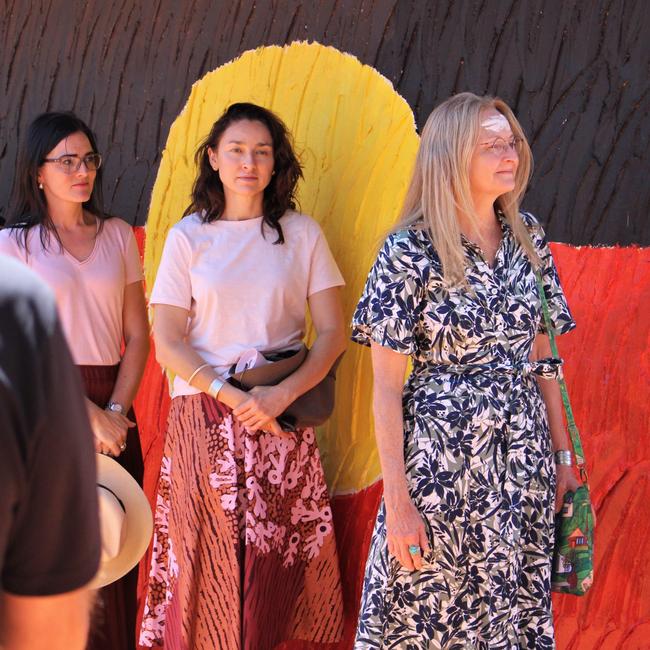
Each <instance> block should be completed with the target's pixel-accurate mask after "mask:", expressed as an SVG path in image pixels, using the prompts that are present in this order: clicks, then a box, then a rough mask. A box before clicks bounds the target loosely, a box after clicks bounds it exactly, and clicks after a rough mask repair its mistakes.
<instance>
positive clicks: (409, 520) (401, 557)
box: [384, 492, 430, 571]
mask: <svg viewBox="0 0 650 650" xmlns="http://www.w3.org/2000/svg"><path fill="white" fill-rule="evenodd" d="M384 503H385V506H386V540H387V542H388V552H389V553H390V554H391V555H392V556H393V557H395V559H396V560H397V561H398V562H399V563H400V564H401V565H402V566H403V567H404V568H405V569H408V570H409V571H419V570H420V569H421V568H422V555H423V554H424V553H428V552H429V551H430V547H429V540H428V539H427V533H426V529H425V527H424V521H423V519H422V515H421V514H420V512H419V511H418V509H417V508H416V507H415V505H414V504H413V501H412V500H411V498H410V496H409V495H408V492H405V493H404V494H401V495H399V496H398V497H394V498H387V497H386V495H385V496H384ZM409 546H418V547H419V549H420V552H419V553H417V554H415V555H414V554H412V553H410V552H409Z"/></svg>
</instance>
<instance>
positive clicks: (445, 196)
mask: <svg viewBox="0 0 650 650" xmlns="http://www.w3.org/2000/svg"><path fill="white" fill-rule="evenodd" d="M530 169H531V153H530V149H529V147H528V144H527V143H526V140H525V138H524V134H523V131H522V129H521V126H520V125H519V123H518V122H517V120H516V118H515V116H514V115H513V113H512V111H511V110H510V109H509V108H508V106H507V105H506V104H505V103H504V102H503V101H501V100H498V99H493V98H490V97H477V96H476V95H472V94H471V93H463V94H461V95H457V96H455V97H452V98H450V99H449V100H447V101H446V102H444V103H443V104H441V105H440V106H439V107H438V108H436V109H435V110H434V111H433V113H432V114H431V116H430V117H429V119H428V121H427V123H426V125H425V127H424V130H423V133H422V142H421V144H420V149H419V153H418V158H417V162H416V167H415V172H414V175H413V179H412V181H411V185H410V189H409V192H408V195H407V198H406V202H405V206H404V209H403V216H402V219H401V222H400V224H399V226H398V227H397V228H396V229H395V231H394V232H393V233H392V234H390V235H389V236H388V238H387V239H386V242H385V244H384V245H383V247H382V249H381V251H380V252H379V255H378V256H377V260H376V262H375V264H374V266H373V268H372V270H371V271H370V275H369V277H368V281H367V284H366V287H365V291H364V293H363V296H362V297H361V300H360V302H359V305H358V307H357V310H356V313H355V315H354V333H353V338H354V340H355V341H357V342H359V343H362V344H364V345H369V346H370V347H371V351H372V360H373V369H374V413H375V427H376V436H377V444H378V448H379V456H380V460H381V465H382V470H383V479H384V499H383V503H382V505H381V507H380V510H379V514H378V516H377V522H376V525H375V530H374V533H373V538H372V543H371V547H370V553H369V556H368V563H367V566H366V574H365V580H364V585H363V596H362V602H361V613H360V617H359V624H358V628H357V637H356V643H355V648H358V649H360V648H405V649H406V648H412V649H414V650H415V649H417V650H420V649H424V648H428V649H437V648H444V649H451V648H453V649H457V648H458V649H460V648H475V649H488V648H490V649H497V648H503V649H506V648H507V649H511V648H548V649H549V650H550V649H551V648H553V647H554V634H553V619H552V611H551V597H550V587H551V583H550V574H551V552H552V547H553V514H554V511H555V509H556V508H557V507H558V505H559V504H561V503H562V498H563V495H564V492H565V491H566V490H567V489H575V487H576V486H577V481H576V478H575V477H574V475H573V472H572V468H571V467H570V466H569V465H566V464H563V463H566V462H567V455H568V454H567V451H568V450H569V449H570V446H569V440H568V437H567V434H566V431H565V428H564V423H563V419H562V405H561V398H560V391H559V386H558V383H557V379H556V378H557V376H558V374H557V373H558V372H559V371H560V366H559V362H558V361H557V360H553V359H549V358H548V357H550V356H551V353H550V346H549V341H548V337H547V335H546V332H545V331H544V327H543V318H542V309H541V301H540V296H539V295H538V292H537V288H536V281H535V270H538V271H539V273H540V274H541V276H542V280H543V285H544V290H545V292H546V297H547V299H548V303H549V308H550V314H551V321H552V324H553V327H554V328H555V330H556V332H557V333H564V332H567V331H569V330H570V329H572V328H573V327H574V322H573V319H572V318H571V314H570V313H569V309H568V307H567V303H566V300H565V298H564V294H563V292H562V288H561V286H560V283H559V280H558V275H557V272H556V270H555V266H554V263H553V258H552V256H551V252H550V250H549V247H548V244H547V242H546V239H545V236H544V233H543V231H542V228H541V226H540V225H539V223H538V222H537V220H536V219H535V218H534V217H533V216H532V215H530V214H527V213H522V212H520V211H519V201H520V199H521V197H522V195H523V193H524V191H525V187H526V184H527V182H528V177H529V173H530ZM409 356H410V357H411V359H412V360H413V371H412V373H411V375H410V376H409V378H408V380H407V382H406V385H404V374H405V371H406V362H407V358H408V357H409ZM554 452H555V453H554ZM557 452H560V453H557Z"/></svg>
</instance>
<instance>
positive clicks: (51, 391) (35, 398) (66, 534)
mask: <svg viewBox="0 0 650 650" xmlns="http://www.w3.org/2000/svg"><path fill="white" fill-rule="evenodd" d="M53 302H54V301H53V299H52V303H53ZM38 309H39V310H40V311H41V313H43V301H42V300H41V301H40V303H39V306H38ZM27 313H28V312H27V310H26V309H25V308H24V303H23V308H22V310H21V312H20V313H19V314H18V319H20V320H23V321H25V319H26V317H27V316H26V314H27ZM52 313H53V314H54V315H53V317H52V318H50V317H49V316H48V317H47V320H45V319H42V320H41V319H34V320H32V321H31V322H32V324H33V329H32V334H30V336H31V337H33V338H34V339H35V342H36V347H32V345H30V344H29V343H27V344H26V342H25V337H24V336H22V338H17V339H15V340H14V343H15V348H14V347H12V349H8V350H5V351H4V352H3V354H2V355H0V356H1V358H2V365H3V369H12V370H11V371H10V377H9V378H10V382H11V386H12V387H13V390H14V391H15V396H16V401H15V402H14V403H15V405H16V408H17V409H18V411H19V412H23V413H28V414H29V417H21V418H19V419H16V420H14V422H13V425H12V431H13V435H14V436H15V437H16V440H17V441H19V448H20V449H21V450H22V451H21V452H20V454H19V456H20V458H21V459H22V461H21V462H20V463H17V464H16V465H17V466H18V464H20V465H21V466H23V467H24V470H23V472H22V476H23V477H24V478H23V479H22V480H21V482H20V483H21V485H22V488H20V489H19V490H18V491H17V492H16V502H15V508H14V512H13V515H14V516H13V524H12V529H11V533H10V536H9V538H8V540H7V546H6V549H5V558H4V559H5V563H4V566H3V567H2V588H3V589H5V590H6V591H8V592H10V593H14V594H17V595H23V596H48V595H52V594H59V593H65V592H69V591H72V590H75V589H78V588H80V587H82V586H83V585H85V584H87V583H88V582H89V581H90V580H91V579H92V578H93V577H94V575H95V573H96V572H97V568H98V565H99V557H100V551H101V544H100V536H99V519H98V508H97V488H96V482H97V481H96V465H95V453H94V448H93V436H92V431H91V429H90V424H89V422H88V417H87V415H86V410H85V405H84V401H83V392H82V388H81V381H80V378H79V374H78V372H77V370H76V368H75V366H74V365H73V362H72V359H71V357H70V353H69V352H68V347H67V345H66V342H65V339H64V336H63V333H62V331H61V328H60V324H59V321H58V318H57V317H56V312H55V311H54V309H52ZM39 320H40V323H39ZM30 347H31V348H32V352H31V354H30V353H29V352H28V351H27V350H26V349H25V348H30ZM13 350H20V351H21V352H22V356H21V360H22V364H21V365H20V366H18V365H16V364H14V363H12V361H11V357H12V355H13V354H15V352H14V351H13ZM26 375H29V391H27V390H25V388H24V386H25V381H23V380H24V379H25V377H26ZM21 423H22V424H21ZM26 427H28V428H29V430H27V429H26ZM5 435H7V432H5Z"/></svg>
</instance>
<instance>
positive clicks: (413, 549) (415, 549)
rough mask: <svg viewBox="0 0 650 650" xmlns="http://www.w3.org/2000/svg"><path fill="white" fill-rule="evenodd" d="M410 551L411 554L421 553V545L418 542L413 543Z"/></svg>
mask: <svg viewBox="0 0 650 650" xmlns="http://www.w3.org/2000/svg"><path fill="white" fill-rule="evenodd" d="M409 553H410V554H411V555H420V547H419V546H418V545H417V544H411V545H410V546H409Z"/></svg>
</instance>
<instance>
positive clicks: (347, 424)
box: [144, 43, 418, 493]
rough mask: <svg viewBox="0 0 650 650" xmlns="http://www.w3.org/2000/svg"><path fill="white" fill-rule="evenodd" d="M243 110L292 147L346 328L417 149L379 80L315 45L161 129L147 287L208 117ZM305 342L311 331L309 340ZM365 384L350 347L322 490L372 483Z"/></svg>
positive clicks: (227, 80)
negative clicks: (265, 120)
mask: <svg viewBox="0 0 650 650" xmlns="http://www.w3.org/2000/svg"><path fill="white" fill-rule="evenodd" d="M250 88H254V92H253V93H252V94H251V91H250ZM245 98H250V99H251V100H253V101H255V102H258V103H261V104H263V105H265V106H269V107H271V108H272V109H273V110H274V111H276V112H277V113H278V114H279V115H280V117H282V119H283V120H284V121H285V123H286V124H287V126H288V127H289V128H290V129H291V131H292V133H293V135H294V138H295V143H296V147H297V149H298V150H299V151H301V153H302V159H303V161H304V164H305V169H304V174H305V180H304V181H301V182H300V183H299V186H298V200H299V204H300V207H301V209H302V210H303V211H304V212H305V213H306V214H309V215H311V216H313V217H314V219H316V220H317V221H318V222H319V224H320V225H321V227H322V228H323V231H324V232H325V236H326V237H327V241H328V242H329V245H330V248H331V250H332V252H333V254H334V256H335V258H336V260H337V262H338V265H339V267H340V269H341V272H342V273H343V277H344V278H345V281H346V286H345V287H344V288H343V290H342V292H341V295H342V302H343V309H344V313H345V316H346V319H347V320H349V319H350V318H351V317H352V312H353V310H354V307H355V305H356V303H357V300H358V298H359V295H360V294H361V291H362V289H363V285H364V284H365V281H366V275H367V272H368V269H369V268H370V266H371V264H372V262H373V260H374V257H375V254H376V251H377V249H378V247H379V244H380V242H381V240H382V239H383V236H384V234H385V232H386V231H387V230H389V228H390V227H391V225H392V224H393V223H394V221H395V219H396V216H397V213H398V212H399V209H400V205H401V203H402V200H403V196H404V193H405V192H406V187H407V183H408V179H409V176H410V173H411V169H412V166H413V160H414V159H415V153H416V150H417V146H418V137H417V135H416V133H415V123H414V120H413V113H412V111H411V109H410V108H409V106H408V104H407V103H406V102H405V101H404V99H402V98H401V97H400V96H399V95H398V94H397V93H396V92H395V90H394V89H393V88H392V86H391V85H390V83H388V82H387V81H386V79H384V78H383V77H382V76H381V75H380V74H379V73H378V72H377V71H376V70H374V69H373V68H371V67H370V66H367V65H362V64H361V63H359V61H358V60H357V59H356V58H354V57H352V56H350V55H349V54H342V53H341V52H339V51H338V50H336V49H335V48H333V47H324V46H322V45H318V44H315V43H314V44H307V43H294V44H293V45H290V46H286V47H283V48H281V47H278V46H267V47H263V48H258V49H257V50H253V51H250V52H247V53H246V54H244V55H242V56H241V57H240V58H238V59H236V60H235V61H234V62H232V63H228V64H226V65H224V66H222V67H221V68H218V69H217V70H215V71H213V72H210V73H208V74H207V75H205V77H203V78H202V79H201V80H200V81H197V82H196V83H195V84H194V86H193V88H192V92H191V94H190V97H189V98H188V101H187V104H186V105H185V108H184V109H183V111H182V112H181V114H180V116H179V117H178V119H176V120H175V121H174V123H173V125H172V127H171V129H170V132H169V138H168V139H167V142H166V143H165V148H164V153H163V157H162V161H161V164H160V168H159V173H158V177H157V178H156V182H155V185H154V189H153V193H152V197H151V207H150V210H149V216H148V218H147V225H146V228H145V230H146V234H147V237H146V247H145V259H144V265H145V274H146V280H147V283H148V286H152V284H153V280H154V278H155V276H156V273H157V271H158V264H159V262H160V256H161V254H162V248H163V244H164V242H165V238H166V236H167V232H168V230H169V228H170V227H171V226H173V225H174V224H175V223H176V222H177V221H178V220H179V219H180V217H181V215H182V213H183V210H184V208H185V207H186V206H187V204H188V203H189V195H190V192H191V187H192V182H193V181H194V176H195V167H194V161H193V155H192V154H193V152H194V151H195V150H196V146H197V144H198V142H199V141H200V140H201V139H202V138H203V137H204V134H205V133H206V132H207V131H209V130H210V127H211V125H212V122H213V121H214V114H215V111H216V113H217V114H218V113H220V112H221V111H222V110H223V109H224V108H225V107H226V106H228V105H229V104H231V103H233V102H236V101H241V100H242V99H245ZM310 329H311V328H309V330H310ZM311 335H312V332H311V331H308V333H307V336H308V340H309V339H310V338H311ZM371 373H372V369H371V367H370V355H369V354H367V351H366V350H365V349H364V348H363V347H362V346H358V345H350V347H349V350H348V351H347V353H346V355H345V357H344V358H343V361H342V363H341V367H340V368H339V371H338V373H337V396H336V404H337V406H336V409H335V411H334V415H333V416H332V418H330V420H329V421H328V423H327V425H325V427H323V430H322V432H321V440H322V444H321V445H320V449H321V453H322V457H323V460H324V465H325V472H326V476H327V479H328V484H329V486H330V488H331V489H332V490H334V491H335V492H338V493H342V492H350V491H355V490H359V489H361V488H365V487H367V486H368V485H369V484H370V483H372V482H374V481H376V480H377V478H378V476H379V474H380V468H379V459H378V456H377V452H376V449H375V443H374V436H373V435H372V419H371V415H370V404H371V394H370V390H371V384H370V382H369V381H367V378H368V377H369V376H370V375H371ZM352 386H354V390H350V387H352Z"/></svg>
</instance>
